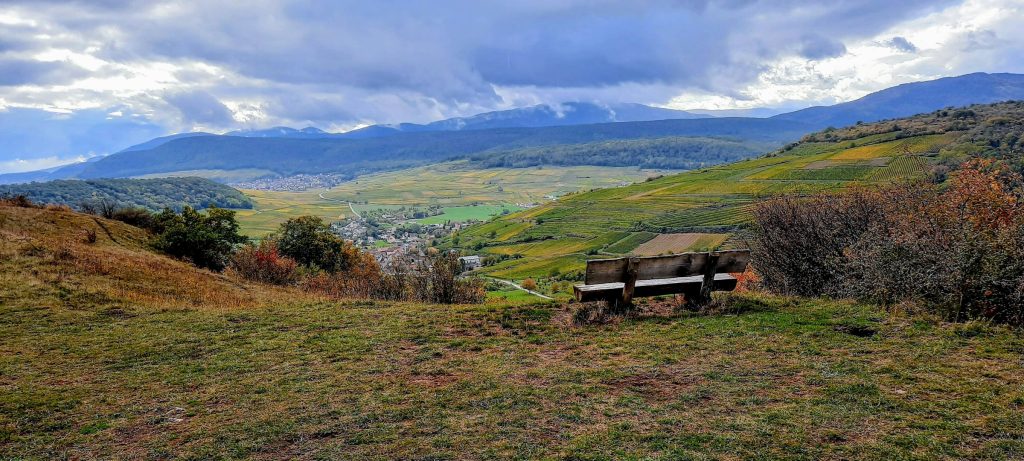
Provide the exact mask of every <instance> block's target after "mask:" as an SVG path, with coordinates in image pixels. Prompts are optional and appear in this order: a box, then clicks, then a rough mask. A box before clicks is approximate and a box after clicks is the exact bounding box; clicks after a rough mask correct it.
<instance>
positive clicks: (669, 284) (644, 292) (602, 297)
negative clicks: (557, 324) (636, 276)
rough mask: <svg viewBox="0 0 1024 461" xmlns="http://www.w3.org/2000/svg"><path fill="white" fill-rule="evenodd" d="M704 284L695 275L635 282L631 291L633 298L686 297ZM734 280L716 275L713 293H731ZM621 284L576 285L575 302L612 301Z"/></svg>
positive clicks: (702, 280)
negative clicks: (679, 295) (677, 295)
mask: <svg viewBox="0 0 1024 461" xmlns="http://www.w3.org/2000/svg"><path fill="white" fill-rule="evenodd" d="M703 282H704V276H702V275H695V276H689V277H674V278H669V279H656V280H637V282H636V285H635V287H634V289H633V298H643V297H648V296H661V295H670V294H677V293H682V294H686V295H687V296H695V295H697V294H699V292H700V287H701V285H702V284H703ZM736 284H737V281H736V278H735V277H733V276H731V275H729V274H716V275H715V282H714V290H715V291H732V290H734V289H736ZM624 285H625V284H624V283H622V282H613V283H602V284H596V285H576V286H574V287H573V291H574V294H575V295H576V300H577V301H581V302H589V301H614V300H618V299H619V297H620V296H621V295H622V289H623V287H624Z"/></svg>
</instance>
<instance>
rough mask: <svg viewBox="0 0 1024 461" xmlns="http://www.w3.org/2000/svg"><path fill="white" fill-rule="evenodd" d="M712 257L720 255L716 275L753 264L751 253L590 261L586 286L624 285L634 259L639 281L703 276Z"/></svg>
mask: <svg viewBox="0 0 1024 461" xmlns="http://www.w3.org/2000/svg"><path fill="white" fill-rule="evenodd" d="M711 255H717V256H718V260H717V262H716V264H715V272H714V273H716V274H721V273H729V272H743V271H745V270H746V269H747V264H748V263H749V262H750V250H730V251H715V252H711V253H682V254H676V255H667V256H646V257H636V258H616V259H594V260H590V261H587V275H586V278H585V279H584V283H586V284H587V285H596V284H599V283H615V282H622V281H624V280H625V279H626V271H627V270H628V268H629V261H630V259H638V260H639V266H638V267H637V277H636V278H637V279H638V280H653V279H667V278H673V277H689V276H693V275H702V274H704V272H705V266H707V263H708V260H709V259H712V258H710V257H711Z"/></svg>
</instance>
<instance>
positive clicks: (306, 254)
mask: <svg viewBox="0 0 1024 461" xmlns="http://www.w3.org/2000/svg"><path fill="white" fill-rule="evenodd" d="M277 234H278V235H277V236H276V237H277V242H278V243H277V246H278V248H279V249H280V250H281V254H283V255H285V256H287V257H289V258H292V259H294V260H295V261H297V262H298V263H299V264H302V265H304V266H307V267H310V268H314V269H320V270H324V271H327V272H338V271H343V270H347V269H349V268H350V267H352V265H353V264H355V263H356V262H358V261H360V260H361V258H360V255H359V250H358V249H357V248H355V247H353V246H352V245H351V244H350V243H348V242H346V241H344V240H342V239H341V238H340V237H338V236H337V235H334V234H333V233H332V232H331V228H330V226H328V225H327V224H326V223H324V220H323V219H321V218H319V217H317V216H300V217H298V218H292V219H289V220H288V221H285V222H284V223H283V224H281V227H280V228H279V229H278V232H277Z"/></svg>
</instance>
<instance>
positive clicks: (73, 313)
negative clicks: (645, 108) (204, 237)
mask: <svg viewBox="0 0 1024 461" xmlns="http://www.w3.org/2000/svg"><path fill="white" fill-rule="evenodd" d="M100 224H102V225H103V226H106V228H107V229H108V230H109V231H110V234H107V233H106V232H103V231H102V230H100V231H99V232H97V241H96V243H95V244H92V245H88V244H85V243H80V242H79V241H78V239H79V238H80V237H79V236H78V235H77V232H78V231H79V230H83V229H87V228H90V227H91V226H99V225H100ZM72 229H73V231H72ZM111 237H112V238H111ZM144 242H145V235H144V234H140V233H138V232H137V231H135V230H134V229H131V228H128V227H125V226H123V225H121V224H119V223H114V222H109V221H103V220H98V221H92V218H89V217H83V216H82V215H77V214H72V213H68V212H66V211H59V210H56V211H46V210H32V209H28V210H26V209H11V208H4V207H0V252H2V253H0V256H2V257H0V459H172V458H177V459H360V460H362V459H755V458H756V459H793V460H798V459H799V460H803V459H855V460H881V459H929V460H932V459H938V460H953V459H965V458H970V459H989V460H1001V459H1020V457H1021V456H1022V455H1024V442H1022V441H1024V420H1022V419H1021V410H1022V408H1024V392H1022V391H1021V389H1024V372H1022V371H1021V370H1022V366H1021V354H1022V352H1024V340H1022V338H1021V336H1020V334H1019V332H1017V331H1014V330H1010V329H1007V328H1002V327H993V326H989V325H985V324H977V323H975V324H967V325H947V324H942V323H939V322H936V321H934V320H932V319H929V318H919V317H912V316H903V315H893V314H887V313H885V312H883V311H881V310H879V309H878V308H876V307H873V306H866V305H857V304H850V303H845V302H829V301H803V300H793V299H784V298H775V297H765V296H759V295H757V294H750V293H748V294H743V295H739V296H734V297H731V298H728V299H723V300H722V301H723V302H722V303H721V306H720V309H719V310H718V311H716V313H704V314H700V315H695V314H679V313H675V312H674V311H673V310H672V309H671V308H666V307H665V306H664V305H661V304H659V303H658V302H657V301H650V304H649V305H647V306H642V308H641V311H640V312H639V313H638V314H637V315H635V316H633V317H630V318H624V319H618V320H616V321H614V322H610V323H607V324H602V325H590V326H582V327H576V326H572V325H571V323H570V322H567V321H565V319H568V318H569V317H570V314H569V313H568V309H566V308H560V307H557V306H552V305H542V306H541V305H520V306H508V305H500V304H487V305H477V306H437V305H425V304H419V303H381V302H368V301H357V302H326V301H317V300H312V299H309V298H304V297H302V296H301V295H300V294H298V293H295V292H291V291H288V290H277V289H270V288H266V287H260V286H253V285H247V284H241V283H238V282H235V281H232V280H230V279H227V278H225V277H221V276H217V275H215V274H211V273H209V272H206V271H199V270H195V269H190V268H189V266H187V265H185V264H183V263H179V262H176V261H171V260H168V259H167V258H164V257H162V256H158V255H154V254H152V253H150V252H148V250H146V249H145V246H144V245H145V244H144ZM644 302H647V301H644ZM723 313H724V314H723ZM851 331H874V332H876V333H875V334H873V335H870V336H863V335H861V336H858V335H854V334H850V333H848V332H851Z"/></svg>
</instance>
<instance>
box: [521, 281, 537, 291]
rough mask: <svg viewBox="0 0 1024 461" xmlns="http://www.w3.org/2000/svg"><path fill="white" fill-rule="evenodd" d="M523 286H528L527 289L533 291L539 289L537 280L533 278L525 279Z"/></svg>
mask: <svg viewBox="0 0 1024 461" xmlns="http://www.w3.org/2000/svg"><path fill="white" fill-rule="evenodd" d="M523 288H526V289H527V290H531V291H536V290H537V282H536V281H535V280H533V279H526V280H523Z"/></svg>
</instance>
